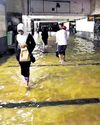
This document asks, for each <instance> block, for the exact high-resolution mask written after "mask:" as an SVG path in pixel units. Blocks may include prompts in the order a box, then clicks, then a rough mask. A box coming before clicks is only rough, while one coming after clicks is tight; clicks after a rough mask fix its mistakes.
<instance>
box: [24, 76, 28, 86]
mask: <svg viewBox="0 0 100 125" xmlns="http://www.w3.org/2000/svg"><path fill="white" fill-rule="evenodd" d="M24 84H25V85H27V86H29V77H24Z"/></svg>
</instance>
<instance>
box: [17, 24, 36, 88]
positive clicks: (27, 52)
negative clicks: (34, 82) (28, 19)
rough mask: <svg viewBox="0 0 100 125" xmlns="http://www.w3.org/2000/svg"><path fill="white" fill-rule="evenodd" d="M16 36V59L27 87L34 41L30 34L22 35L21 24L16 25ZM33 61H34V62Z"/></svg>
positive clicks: (22, 28)
mask: <svg viewBox="0 0 100 125" xmlns="http://www.w3.org/2000/svg"><path fill="white" fill-rule="evenodd" d="M17 32H18V34H17V36H16V59H17V61H18V62H19V65H20V68H21V75H22V76H23V79H24V81H23V82H24V83H25V84H26V85H27V86H28V85H29V77H30V65H31V62H32V59H33V57H32V51H33V49H34V48H35V45H36V44H35V41H34V38H33V37H32V35H31V34H28V35H27V34H25V33H24V25H23V24H22V23H20V24H18V25H17ZM34 61H35V60H34Z"/></svg>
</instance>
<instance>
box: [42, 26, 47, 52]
mask: <svg viewBox="0 0 100 125" xmlns="http://www.w3.org/2000/svg"><path fill="white" fill-rule="evenodd" d="M41 36H42V40H43V51H44V52H46V51H47V47H48V29H47V27H43V28H42V33H41Z"/></svg>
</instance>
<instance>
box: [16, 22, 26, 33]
mask: <svg viewBox="0 0 100 125" xmlns="http://www.w3.org/2000/svg"><path fill="white" fill-rule="evenodd" d="M19 30H22V31H24V25H23V23H19V24H18V25H17V31H19Z"/></svg>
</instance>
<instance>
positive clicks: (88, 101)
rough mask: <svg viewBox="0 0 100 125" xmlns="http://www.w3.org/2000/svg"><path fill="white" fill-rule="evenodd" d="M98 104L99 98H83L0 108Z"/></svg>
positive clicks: (7, 105) (14, 104)
mask: <svg viewBox="0 0 100 125" xmlns="http://www.w3.org/2000/svg"><path fill="white" fill-rule="evenodd" d="M95 103H100V98H86V99H85V98H84V99H74V100H64V101H51V102H50V101H44V102H32V101H30V102H20V103H6V104H2V103H1V104H0V108H28V107H36V108H40V107H46V106H60V105H86V104H95Z"/></svg>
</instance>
